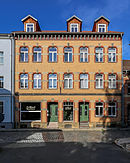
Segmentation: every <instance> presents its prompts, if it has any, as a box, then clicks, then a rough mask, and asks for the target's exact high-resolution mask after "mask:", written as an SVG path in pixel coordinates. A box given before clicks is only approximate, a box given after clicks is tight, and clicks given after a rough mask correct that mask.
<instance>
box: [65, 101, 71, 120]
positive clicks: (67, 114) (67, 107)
mask: <svg viewBox="0 0 130 163" xmlns="http://www.w3.org/2000/svg"><path fill="white" fill-rule="evenodd" d="M63 109H64V113H63V115H64V121H72V120H73V102H64V104H63Z"/></svg>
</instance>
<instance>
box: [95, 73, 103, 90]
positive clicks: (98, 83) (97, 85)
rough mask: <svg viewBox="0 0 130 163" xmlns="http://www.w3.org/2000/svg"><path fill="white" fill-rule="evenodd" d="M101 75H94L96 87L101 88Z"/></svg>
mask: <svg viewBox="0 0 130 163" xmlns="http://www.w3.org/2000/svg"><path fill="white" fill-rule="evenodd" d="M103 87H104V86H103V75H102V74H97V75H96V88H103Z"/></svg>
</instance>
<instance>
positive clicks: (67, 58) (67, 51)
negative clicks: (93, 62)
mask: <svg viewBox="0 0 130 163" xmlns="http://www.w3.org/2000/svg"><path fill="white" fill-rule="evenodd" d="M72 61H73V53H72V48H71V47H66V48H64V62H72Z"/></svg>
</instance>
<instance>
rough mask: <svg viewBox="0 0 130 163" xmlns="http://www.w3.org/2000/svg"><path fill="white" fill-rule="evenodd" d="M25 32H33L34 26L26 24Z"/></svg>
mask: <svg viewBox="0 0 130 163" xmlns="http://www.w3.org/2000/svg"><path fill="white" fill-rule="evenodd" d="M26 32H34V24H33V23H27V24H26Z"/></svg>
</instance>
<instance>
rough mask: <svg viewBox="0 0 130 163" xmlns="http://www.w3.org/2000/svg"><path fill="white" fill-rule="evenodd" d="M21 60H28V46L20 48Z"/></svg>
mask: <svg viewBox="0 0 130 163" xmlns="http://www.w3.org/2000/svg"><path fill="white" fill-rule="evenodd" d="M20 62H28V48H27V47H21V48H20Z"/></svg>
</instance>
